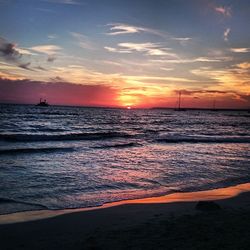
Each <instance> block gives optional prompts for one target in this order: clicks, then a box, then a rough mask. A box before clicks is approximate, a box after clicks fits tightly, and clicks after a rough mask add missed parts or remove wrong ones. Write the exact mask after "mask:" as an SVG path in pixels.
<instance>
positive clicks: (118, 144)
mask: <svg viewBox="0 0 250 250" xmlns="http://www.w3.org/2000/svg"><path fill="white" fill-rule="evenodd" d="M137 146H141V144H139V143H135V142H129V143H117V144H112V145H101V146H96V147H93V148H96V149H105V148H128V147H137Z"/></svg>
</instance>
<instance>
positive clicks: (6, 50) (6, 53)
mask: <svg viewBox="0 0 250 250" xmlns="http://www.w3.org/2000/svg"><path fill="white" fill-rule="evenodd" d="M0 56H3V57H5V58H6V59H9V60H17V59H19V58H20V57H21V56H22V55H21V54H20V53H19V52H18V51H17V50H16V45H15V44H14V43H9V42H7V41H6V40H5V39H4V38H1V37H0Z"/></svg>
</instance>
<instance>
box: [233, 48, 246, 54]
mask: <svg viewBox="0 0 250 250" xmlns="http://www.w3.org/2000/svg"><path fill="white" fill-rule="evenodd" d="M230 51H231V52H235V53H248V52H250V48H230Z"/></svg>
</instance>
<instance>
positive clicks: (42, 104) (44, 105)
mask: <svg viewBox="0 0 250 250" xmlns="http://www.w3.org/2000/svg"><path fill="white" fill-rule="evenodd" d="M36 106H40V107H48V106H49V104H48V103H47V101H46V99H44V100H42V98H40V102H39V103H38V104H37V105H36Z"/></svg>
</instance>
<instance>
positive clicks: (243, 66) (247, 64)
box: [236, 62, 250, 69]
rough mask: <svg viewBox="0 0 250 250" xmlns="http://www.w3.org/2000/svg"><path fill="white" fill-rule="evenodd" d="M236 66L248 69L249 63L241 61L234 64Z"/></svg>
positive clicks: (249, 67)
mask: <svg viewBox="0 0 250 250" xmlns="http://www.w3.org/2000/svg"><path fill="white" fill-rule="evenodd" d="M236 66H237V67H238V68H240V69H250V63H249V62H243V63H239V64H236Z"/></svg>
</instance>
